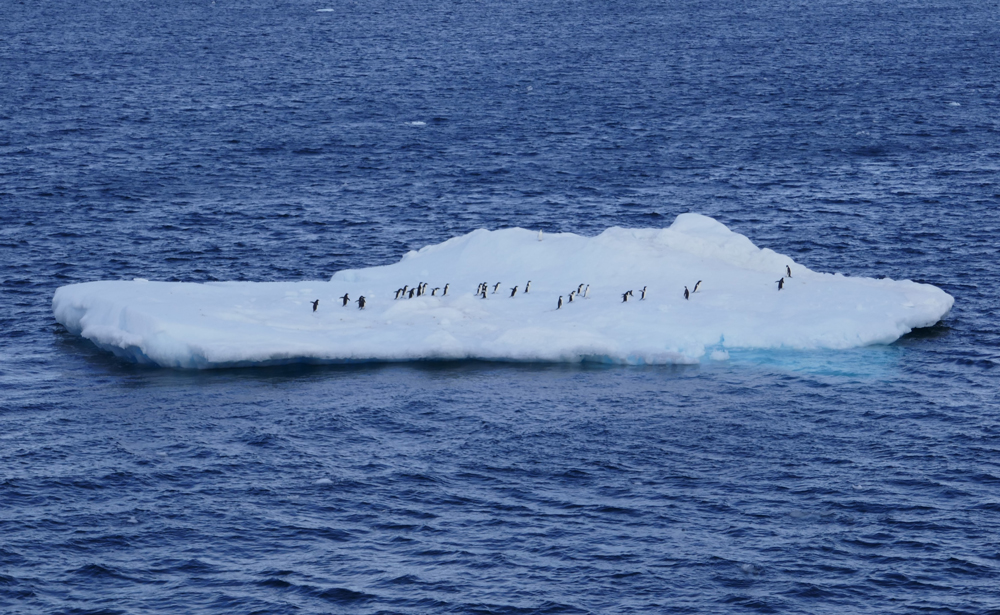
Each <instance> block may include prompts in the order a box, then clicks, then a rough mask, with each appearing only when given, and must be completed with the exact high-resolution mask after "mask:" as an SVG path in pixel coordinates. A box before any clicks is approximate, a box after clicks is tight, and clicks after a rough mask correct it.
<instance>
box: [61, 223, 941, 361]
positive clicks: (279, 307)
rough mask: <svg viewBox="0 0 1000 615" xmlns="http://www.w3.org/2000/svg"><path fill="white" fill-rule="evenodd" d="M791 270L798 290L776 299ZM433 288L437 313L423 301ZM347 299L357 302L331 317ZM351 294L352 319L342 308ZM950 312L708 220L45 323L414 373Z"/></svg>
mask: <svg viewBox="0 0 1000 615" xmlns="http://www.w3.org/2000/svg"><path fill="white" fill-rule="evenodd" d="M786 266H788V267H790V268H791V271H792V277H791V278H786V279H785V283H784V288H783V289H782V290H778V285H777V283H776V282H777V280H778V279H779V278H782V277H783V276H784V274H785V267H786ZM529 280H530V281H531V289H530V292H529V293H528V294H525V293H524V288H525V284H526V283H527V282H528V281H529ZM698 280H702V283H701V287H700V288H699V289H698V292H697V293H694V294H692V295H691V297H690V299H687V300H686V299H685V298H684V287H685V286H687V287H688V288H689V289H692V290H693V289H694V286H695V283H696V282H697V281H698ZM420 282H427V283H428V286H427V288H428V290H427V294H425V295H424V296H421V297H414V298H412V299H400V300H395V299H394V295H395V291H396V289H398V288H401V287H402V286H404V285H408V286H410V287H413V286H415V285H417V284H418V283H420ZM480 282H486V283H488V284H489V291H488V294H487V298H486V299H483V298H480V297H477V296H476V295H475V294H474V293H475V291H476V287H477V286H478V285H479V283H480ZM496 282H500V283H501V284H500V287H499V290H498V291H497V292H496V293H494V292H493V287H494V284H495V283H496ZM580 283H583V284H584V285H587V284H589V285H590V291H589V293H588V296H587V297H586V298H576V299H575V300H574V301H573V302H572V303H570V302H569V301H568V300H569V294H570V292H571V291H573V290H576V289H577V288H578V285H579V284H580ZM445 284H450V288H449V292H448V295H447V296H441V293H442V291H441V290H439V291H437V294H436V296H431V291H432V290H433V289H434V288H435V287H438V288H441V289H443V288H444V286H445ZM515 285H516V286H517V287H518V291H517V294H516V295H515V296H514V297H511V296H510V294H511V289H512V288H513V287H514V286H515ZM644 286H645V287H646V288H647V293H646V299H645V300H640V297H641V293H640V289H642V288H643V287H644ZM630 289H631V290H633V291H634V292H633V297H632V298H630V300H629V301H628V302H627V303H623V302H622V294H623V293H624V292H625V291H628V290H630ZM345 293H347V294H349V296H350V298H351V300H352V303H350V304H349V305H348V306H346V307H343V306H342V305H341V301H340V299H338V297H340V296H342V295H343V294H345ZM361 295H364V297H365V299H366V300H367V305H366V307H365V309H364V310H361V309H358V306H357V303H354V302H353V301H354V300H356V299H357V298H358V297H359V296H361ZM560 295H561V296H562V297H563V301H564V305H563V307H562V308H561V309H558V310H557V309H556V306H557V301H558V299H559V296H560ZM315 299H319V308H318V309H317V310H316V311H315V312H314V311H313V307H312V304H311V301H313V300H315ZM953 302H954V300H953V299H952V297H951V296H950V295H948V294H947V293H945V292H944V291H942V290H940V289H939V288H937V287H934V286H929V285H926V284H917V283H914V282H910V281H902V282H897V281H893V280H888V279H884V280H874V279H868V278H847V277H843V276H841V275H839V274H837V275H830V274H825V273H816V272H813V271H810V270H808V269H806V268H804V267H801V266H799V265H796V264H795V263H794V262H793V261H792V260H791V259H790V258H788V257H787V256H782V255H781V254H777V253H775V252H772V251H771V250H768V249H759V248H757V247H756V246H754V245H753V243H752V242H751V241H750V240H749V239H747V238H746V237H744V236H743V235H739V234H736V233H733V232H732V231H730V230H729V229H728V228H726V227H725V226H723V225H722V224H720V223H719V222H716V221H715V220H713V219H711V218H708V217H705V216H701V215H697V214H683V215H681V216H678V217H677V220H676V221H675V222H674V223H673V225H672V226H670V228H666V229H634V230H630V229H621V228H611V229H608V230H607V231H605V232H603V233H601V234H600V235H599V236H597V237H592V238H588V237H580V236H578V235H573V234H570V233H563V234H558V235H544V236H543V237H541V238H540V237H539V233H537V232H533V231H527V230H524V229H507V230H501V231H492V232H491V231H486V230H478V231H474V232H472V233H469V234H468V235H465V236H462V237H456V238H454V239H450V240H448V241H446V242H444V243H442V244H438V245H434V246H428V247H426V248H423V249H422V250H420V251H419V252H410V253H409V254H407V255H406V256H404V257H403V259H402V260H401V261H400V262H398V263H396V264H393V265H387V266H383V267H372V268H370V269H357V270H346V271H341V272H338V273H337V274H336V275H334V276H333V278H332V279H331V280H330V281H329V282H287V283H254V282H221V283H210V284H188V283H167V282H147V281H145V280H135V281H131V282H125V281H117V282H90V283H86V284H74V285H71V286H64V287H62V288H60V289H58V290H57V291H56V294H55V297H54V298H53V300H52V307H53V311H54V312H55V317H56V320H58V321H59V322H60V323H62V324H63V325H64V326H65V327H66V328H67V329H69V330H70V331H72V332H74V333H77V334H80V335H82V336H83V337H85V338H87V339H89V340H91V341H93V342H94V343H95V344H97V345H98V346H100V347H101V348H105V349H107V350H110V351H112V352H114V353H115V354H117V355H119V356H123V357H127V358H130V359H132V360H135V361H139V362H143V363H155V364H157V365H161V366H165V367H180V368H204V367H223V366H234V365H254V364H268V363H269V364H273V363H284V362H294V361H311V362H350V361H406V360H415V359H488V360H507V361H567V362H578V361H586V360H595V361H607V362H615V363H630V364H642V363H691V362H696V361H698V360H699V359H700V358H701V357H703V356H705V354H706V352H707V351H708V352H711V353H712V356H714V357H717V358H720V357H724V356H725V351H724V349H727V348H756V349H762V348H802V349H805V348H834V349H836V348H849V347H854V346H863V345H867V344H888V343H890V342H892V341H894V340H896V339H897V338H899V336H901V335H903V334H905V333H907V332H909V331H910V330H911V329H913V328H916V327H926V326H930V325H933V324H934V323H936V322H937V321H938V320H940V319H941V318H942V317H944V315H945V314H947V313H948V311H949V310H950V309H951V306H952V303H953Z"/></svg>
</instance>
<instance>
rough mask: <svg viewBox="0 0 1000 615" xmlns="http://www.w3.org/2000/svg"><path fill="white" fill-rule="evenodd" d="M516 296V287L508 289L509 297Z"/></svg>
mask: <svg viewBox="0 0 1000 615" xmlns="http://www.w3.org/2000/svg"><path fill="white" fill-rule="evenodd" d="M516 294H517V287H516V286H515V287H514V288H512V289H510V296H511V297H513V296H514V295H516Z"/></svg>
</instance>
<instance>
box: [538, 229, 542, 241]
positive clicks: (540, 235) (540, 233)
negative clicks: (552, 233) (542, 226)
mask: <svg viewBox="0 0 1000 615" xmlns="http://www.w3.org/2000/svg"><path fill="white" fill-rule="evenodd" d="M541 240H542V231H538V241H541Z"/></svg>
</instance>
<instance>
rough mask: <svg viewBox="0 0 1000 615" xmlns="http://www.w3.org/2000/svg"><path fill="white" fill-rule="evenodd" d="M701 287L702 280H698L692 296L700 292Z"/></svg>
mask: <svg viewBox="0 0 1000 615" xmlns="http://www.w3.org/2000/svg"><path fill="white" fill-rule="evenodd" d="M699 286H701V280H698V283H697V284H695V285H694V290H692V291H691V294H694V293H696V292H698V287H699Z"/></svg>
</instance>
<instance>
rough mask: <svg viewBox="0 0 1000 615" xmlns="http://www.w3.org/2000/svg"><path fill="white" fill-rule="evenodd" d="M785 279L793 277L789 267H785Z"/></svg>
mask: <svg viewBox="0 0 1000 615" xmlns="http://www.w3.org/2000/svg"><path fill="white" fill-rule="evenodd" d="M785 277H786V278H790V277H792V268H791V267H789V266H788V265H785Z"/></svg>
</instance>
